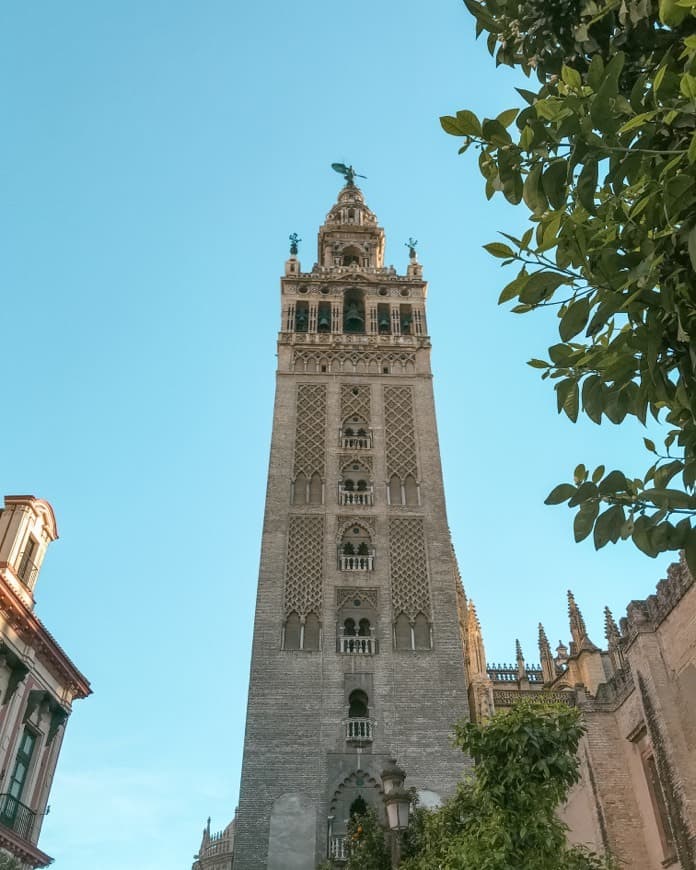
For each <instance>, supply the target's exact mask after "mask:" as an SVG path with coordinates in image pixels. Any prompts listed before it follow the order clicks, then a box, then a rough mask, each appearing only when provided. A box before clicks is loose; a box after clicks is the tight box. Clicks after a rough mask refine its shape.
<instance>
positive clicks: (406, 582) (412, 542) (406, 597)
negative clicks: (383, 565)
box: [389, 517, 430, 620]
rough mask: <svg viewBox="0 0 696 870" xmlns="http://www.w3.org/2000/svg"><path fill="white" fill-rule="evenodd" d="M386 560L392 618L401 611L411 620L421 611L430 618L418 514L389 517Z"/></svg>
mask: <svg viewBox="0 0 696 870" xmlns="http://www.w3.org/2000/svg"><path fill="white" fill-rule="evenodd" d="M389 560H390V565H391V594H392V608H393V611H394V617H395V618H396V617H397V616H398V615H399V614H400V613H405V614H406V615H407V616H408V617H409V619H411V620H413V619H415V618H416V616H418V614H419V613H422V614H423V615H424V616H425V617H426V618H427V619H428V620H430V584H429V582H428V563H427V559H426V553H425V531H424V528H423V520H422V519H421V518H420V517H408V518H395V517H392V519H390V521H389Z"/></svg>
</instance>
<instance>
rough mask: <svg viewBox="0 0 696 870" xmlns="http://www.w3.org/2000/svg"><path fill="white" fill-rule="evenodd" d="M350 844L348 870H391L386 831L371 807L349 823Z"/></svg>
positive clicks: (355, 816)
mask: <svg viewBox="0 0 696 870" xmlns="http://www.w3.org/2000/svg"><path fill="white" fill-rule="evenodd" d="M348 842H349V844H350V858H349V859H348V863H347V864H346V870H390V867H391V855H390V852H389V849H388V848H387V839H386V836H385V831H384V829H383V828H382V826H381V825H380V823H379V819H378V818H377V815H376V813H375V811H374V810H373V809H372V808H371V807H368V808H367V812H365V813H363V814H362V815H354V816H353V817H352V818H351V819H350V821H349V822H348Z"/></svg>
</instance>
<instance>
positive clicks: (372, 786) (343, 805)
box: [329, 769, 386, 834]
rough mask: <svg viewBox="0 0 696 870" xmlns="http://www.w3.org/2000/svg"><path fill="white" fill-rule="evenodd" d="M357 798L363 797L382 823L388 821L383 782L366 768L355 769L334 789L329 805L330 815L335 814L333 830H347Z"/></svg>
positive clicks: (337, 832)
mask: <svg viewBox="0 0 696 870" xmlns="http://www.w3.org/2000/svg"><path fill="white" fill-rule="evenodd" d="M357 798H362V799H363V800H364V801H365V803H366V804H367V806H368V807H371V808H372V809H373V810H374V811H375V812H376V814H377V818H378V819H379V820H380V822H381V823H382V824H384V823H385V822H386V813H385V809H384V799H383V792H382V787H381V784H380V783H379V781H378V780H377V779H375V777H373V776H372V775H371V774H369V773H368V772H367V771H365V770H361V769H358V770H355V771H353V773H351V774H350V775H349V776H347V777H346V778H345V779H344V780H343V781H342V782H341V783H340V784H339V786H338V788H337V789H336V790H335V791H334V793H333V797H332V798H331V803H330V805H329V815H330V816H333V819H334V822H333V831H334V833H335V834H342V833H345V831H346V822H347V821H348V819H349V813H350V807H351V806H352V805H353V803H354V802H355V801H356V799H357Z"/></svg>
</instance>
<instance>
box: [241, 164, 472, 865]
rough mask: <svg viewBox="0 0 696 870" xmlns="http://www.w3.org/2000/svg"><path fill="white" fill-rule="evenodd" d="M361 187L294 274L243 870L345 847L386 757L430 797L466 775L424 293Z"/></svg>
mask: <svg viewBox="0 0 696 870" xmlns="http://www.w3.org/2000/svg"><path fill="white" fill-rule="evenodd" d="M384 247H385V236H384V231H383V230H382V228H381V227H380V226H379V225H378V223H377V219H376V217H375V215H374V214H373V213H372V211H371V210H370V209H369V208H368V207H367V205H366V204H365V200H364V197H363V194H362V192H361V191H360V190H359V189H358V188H357V187H356V186H355V185H354V184H353V182H352V178H351V177H350V176H349V180H348V183H347V184H346V186H345V187H344V188H343V189H342V190H341V191H340V193H339V195H338V200H337V202H336V204H335V205H334V206H333V208H332V209H331V211H330V212H329V214H328V215H327V218H326V220H325V222H324V224H323V225H322V226H321V228H320V230H319V236H318V253H317V263H316V264H315V265H314V267H313V269H312V270H311V271H309V272H306V271H305V272H303V271H302V270H301V266H300V262H299V259H298V256H297V245H296V243H293V246H292V248H291V254H290V258H289V259H288V261H287V262H286V264H285V274H284V276H283V278H282V279H281V330H280V335H279V339H278V371H277V385H276V397H275V410H274V418H273V435H272V442H271V457H270V467H269V478H268V489H267V495H266V508H265V520H264V527H263V538H262V547H261V563H260V574H259V585H258V595H257V603H256V617H255V625H254V641H253V651H252V662H251V675H250V687H249V702H248V712H247V723H246V737H245V745H244V759H243V768H242V781H241V793H240V802H239V809H238V813H237V821H236V828H235V844H234V870H262V868H263V870H313V868H314V867H316V865H317V863H319V862H320V861H323V860H325V859H326V858H327V857H329V858H332V859H333V860H334V862H335V863H336V864H337V865H339V864H340V863H341V861H342V859H343V858H344V855H345V844H344V835H345V831H346V821H347V819H348V818H349V816H350V814H351V812H352V811H353V812H354V811H355V810H356V809H360V808H363V807H364V806H365V805H370V806H372V807H373V808H374V809H375V810H376V812H377V813H378V815H379V816H380V817H382V818H384V803H383V800H382V797H383V795H382V782H381V772H382V770H383V769H384V768H385V766H386V764H387V761H388V759H389V758H390V757H395V758H396V759H397V760H398V762H399V764H400V765H401V767H403V768H404V769H405V771H406V775H407V782H406V784H407V785H408V786H413V787H415V788H417V789H418V791H419V794H420V798H421V801H422V802H423V803H424V804H425V805H433V804H435V803H437V802H438V801H439V800H441V799H442V798H444V797H446V796H448V795H449V794H451V793H452V791H453V790H454V787H455V785H456V783H457V781H458V779H459V777H460V775H461V772H462V767H463V765H464V764H465V759H464V758H463V756H462V754H461V752H460V751H459V750H455V749H453V748H452V746H451V744H450V734H451V730H452V724H453V722H454V721H455V720H456V719H458V718H460V717H462V716H466V715H468V703H467V680H466V675H465V664H464V645H463V628H462V627H463V625H464V622H463V620H462V600H463V595H462V592H461V588H458V587H459V577H458V573H457V567H456V562H455V558H454V553H453V550H452V546H451V542H450V536H449V530H448V526H447V518H446V513H445V498H444V491H443V483H442V471H441V465H440V454H439V448H438V438H437V429H436V422H435V409H434V402H433V388H432V375H431V369H430V340H429V338H428V333H427V325H426V324H427V321H426V292H427V285H426V283H425V281H424V280H423V276H422V268H421V265H420V264H419V263H418V260H417V256H416V252H415V243H413V245H411V246H410V251H409V253H410V260H409V264H408V267H407V270H406V274H403V275H400V274H397V272H396V270H395V269H394V268H393V267H385V265H384Z"/></svg>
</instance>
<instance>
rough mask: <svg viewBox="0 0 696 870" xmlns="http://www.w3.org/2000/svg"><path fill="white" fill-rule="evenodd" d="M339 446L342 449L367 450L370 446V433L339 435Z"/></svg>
mask: <svg viewBox="0 0 696 870" xmlns="http://www.w3.org/2000/svg"><path fill="white" fill-rule="evenodd" d="M341 447H343V448H344V450H369V449H370V448H371V447H372V435H371V434H369V435H341Z"/></svg>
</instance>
